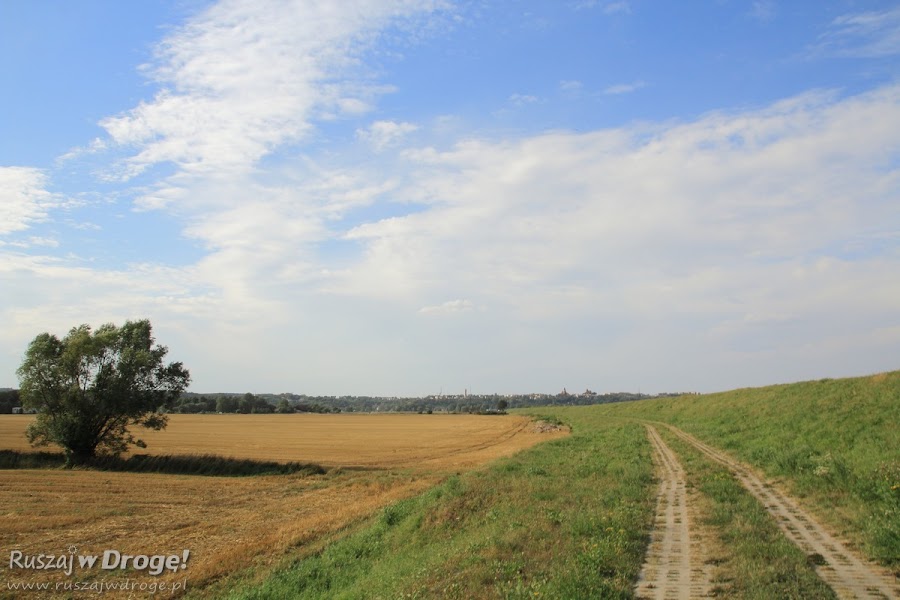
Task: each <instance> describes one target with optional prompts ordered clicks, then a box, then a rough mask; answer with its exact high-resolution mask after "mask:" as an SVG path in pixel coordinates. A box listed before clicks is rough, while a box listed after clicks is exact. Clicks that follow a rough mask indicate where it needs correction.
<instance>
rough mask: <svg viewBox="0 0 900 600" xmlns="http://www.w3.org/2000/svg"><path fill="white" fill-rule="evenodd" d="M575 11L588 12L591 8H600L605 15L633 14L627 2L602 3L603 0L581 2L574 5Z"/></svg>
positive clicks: (619, 0) (621, 0) (620, 0)
mask: <svg viewBox="0 0 900 600" xmlns="http://www.w3.org/2000/svg"><path fill="white" fill-rule="evenodd" d="M572 7H573V8H574V9H575V10H586V9H591V8H598V7H599V8H600V10H602V11H603V13H604V14H607V15H614V14H628V13H630V12H631V3H629V2H626V1H625V0H615V1H601V0H581V1H580V2H575V3H573V4H572Z"/></svg>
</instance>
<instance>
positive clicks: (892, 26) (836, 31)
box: [813, 8, 900, 58]
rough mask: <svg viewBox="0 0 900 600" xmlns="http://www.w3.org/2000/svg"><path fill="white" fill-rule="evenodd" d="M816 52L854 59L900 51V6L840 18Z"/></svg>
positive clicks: (893, 53) (892, 54) (823, 38)
mask: <svg viewBox="0 0 900 600" xmlns="http://www.w3.org/2000/svg"><path fill="white" fill-rule="evenodd" d="M813 52H814V53H817V54H829V55H835V56H845V57H853V58H877V57H883V56H894V55H896V54H900V8H895V9H892V10H885V11H871V12H863V13H851V14H846V15H842V16H840V17H838V18H836V19H835V20H834V21H833V22H832V23H831V27H830V28H829V30H828V31H827V32H826V33H825V34H824V35H823V36H822V37H821V39H820V42H819V44H818V45H817V46H816V47H815V48H814V49H813Z"/></svg>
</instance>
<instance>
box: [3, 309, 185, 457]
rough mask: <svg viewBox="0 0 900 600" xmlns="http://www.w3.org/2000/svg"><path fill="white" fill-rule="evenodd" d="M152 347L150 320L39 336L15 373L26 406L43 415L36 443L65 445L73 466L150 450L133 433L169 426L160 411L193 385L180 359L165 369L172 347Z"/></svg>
mask: <svg viewBox="0 0 900 600" xmlns="http://www.w3.org/2000/svg"><path fill="white" fill-rule="evenodd" d="M154 342H155V340H154V338H153V334H152V327H151V325H150V321H148V320H141V321H126V322H125V324H124V325H122V327H116V326H115V325H114V324H112V323H108V324H106V325H102V326H101V327H99V328H97V330H96V331H94V332H92V331H91V328H90V326H88V325H81V326H79V327H73V328H72V329H71V330H70V331H69V333H68V334H67V335H66V337H64V338H63V339H61V340H60V339H59V338H58V337H56V336H55V335H51V334H49V333H42V334H40V335H38V336H37V337H36V338H34V340H33V341H32V342H31V344H30V345H29V346H28V350H27V351H26V353H25V360H24V361H23V362H22V366H20V367H19V369H18V371H17V374H18V376H19V381H20V390H19V393H20V396H21V400H22V406H24V407H25V408H34V409H37V411H38V415H37V419H36V420H35V421H34V423H32V424H31V426H29V428H28V431H27V435H28V440H29V441H30V442H31V444H32V445H34V446H45V445H47V444H51V443H52V444H57V445H59V446H62V448H63V450H64V451H65V453H66V464H67V465H68V466H72V465H73V464H79V463H83V462H85V461H87V460H89V459H90V458H92V457H93V456H95V454H112V455H118V454H121V453H122V452H124V451H125V450H127V449H128V447H129V446H130V445H134V446H138V447H140V448H145V447H146V444H145V443H144V442H143V441H142V440H140V439H137V438H135V437H134V435H132V434H131V432H130V431H129V430H128V428H129V427H130V426H132V425H139V426H143V427H146V428H148V429H157V430H158V429H163V428H165V426H166V424H167V422H168V419H167V417H166V415H165V414H163V413H162V412H161V411H162V410H163V409H164V408H166V407H169V406H171V405H172V404H174V402H175V400H176V399H177V398H178V397H179V395H180V394H181V392H182V391H184V390H185V388H187V386H188V383H190V373H189V372H188V371H187V369H185V368H184V367H183V366H182V364H181V363H180V362H175V363H169V364H168V365H165V364H163V358H164V357H165V356H166V354H167V353H168V348H166V347H165V346H159V345H154Z"/></svg>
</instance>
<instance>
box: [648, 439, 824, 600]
mask: <svg viewBox="0 0 900 600" xmlns="http://www.w3.org/2000/svg"><path fill="white" fill-rule="evenodd" d="M659 430H660V435H662V436H663V438H665V441H666V444H668V445H669V447H670V448H672V450H673V451H675V453H676V454H677V455H678V457H679V460H680V461H681V463H682V465H683V466H684V469H685V472H686V473H687V481H688V485H689V486H690V487H693V488H695V489H697V490H699V491H700V493H701V497H700V498H697V500H696V502H697V508H698V509H699V510H698V512H699V513H700V515H701V520H702V521H703V524H704V525H706V526H708V527H709V528H710V529H711V530H712V531H713V532H714V533H715V535H716V536H717V537H718V543H716V544H711V549H712V550H713V557H712V558H711V562H712V563H713V564H715V565H716V567H715V570H714V571H713V574H712V590H711V592H712V595H713V596H715V597H722V598H742V599H747V600H769V599H771V598H784V599H797V600H805V599H807V598H817V599H820V600H827V599H830V598H836V596H835V595H834V592H833V591H832V590H831V588H830V587H828V585H826V584H825V582H824V581H822V580H821V579H820V578H819V577H818V575H816V573H815V570H814V569H813V564H814V557H808V556H806V554H805V553H804V552H803V551H802V550H800V549H799V548H798V547H797V546H795V545H794V544H793V543H791V542H790V540H788V539H787V538H786V537H785V536H784V534H783V533H782V532H781V530H780V529H779V528H778V525H777V523H775V521H774V520H773V518H772V517H771V516H770V515H769V514H768V513H767V512H766V510H765V509H764V508H763V506H762V505H760V503H759V502H758V501H757V500H756V499H755V498H754V497H753V496H752V495H751V494H750V493H749V492H748V491H747V490H746V489H744V487H743V486H742V485H741V483H740V482H739V481H738V480H737V479H736V478H735V477H734V476H733V475H732V474H731V473H730V472H729V471H728V469H727V468H725V467H724V466H722V465H719V464H718V463H715V462H713V461H711V460H709V459H708V458H706V457H705V456H703V455H702V454H701V453H700V452H698V451H697V450H696V449H694V448H693V447H691V446H690V445H688V444H686V443H684V442H683V441H681V440H680V439H678V438H677V437H676V436H674V435H673V434H671V433H670V432H668V431H667V430H665V428H663V427H660V428H659Z"/></svg>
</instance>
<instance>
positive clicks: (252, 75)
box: [101, 0, 437, 179]
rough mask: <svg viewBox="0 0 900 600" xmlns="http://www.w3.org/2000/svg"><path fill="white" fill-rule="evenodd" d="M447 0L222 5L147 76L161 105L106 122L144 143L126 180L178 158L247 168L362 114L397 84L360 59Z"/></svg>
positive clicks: (195, 164)
mask: <svg viewBox="0 0 900 600" xmlns="http://www.w3.org/2000/svg"><path fill="white" fill-rule="evenodd" d="M436 6H437V3H436V2H433V1H430V0H422V1H419V2H414V1H403V0H395V1H386V2H382V1H375V0H354V1H352V2H343V3H337V4H335V3H321V2H312V1H306V0H295V1H293V2H284V1H278V0H267V1H265V2H262V3H260V2H248V1H246V0H226V1H224V2H220V3H217V4H214V5H212V6H211V7H210V8H208V9H207V10H206V11H204V12H203V13H202V14H200V15H198V16H197V17H195V18H194V19H192V20H191V21H190V22H189V23H188V24H187V25H185V26H184V27H182V28H180V29H179V30H177V31H176V32H175V33H173V34H172V35H170V36H169V37H168V38H166V40H165V41H164V42H163V43H162V44H161V45H160V46H159V49H158V52H157V57H156V60H155V62H154V63H153V64H151V65H148V66H147V67H146V69H145V70H146V72H147V73H148V75H149V76H150V77H151V78H152V79H153V81H155V82H156V83H157V84H158V85H159V86H160V87H161V89H160V91H159V92H158V93H157V94H156V96H155V97H154V98H153V99H152V100H151V101H149V102H142V103H141V104H140V105H138V106H137V107H135V108H134V109H132V110H130V111H128V112H126V113H124V114H122V115H118V116H115V117H111V118H108V119H105V120H103V121H102V123H101V124H102V126H103V127H104V128H105V129H106V131H107V133H108V134H109V137H110V140H111V142H112V143H114V144H117V145H118V146H120V147H122V148H124V149H129V148H131V149H134V152H131V153H130V155H129V156H127V157H126V158H125V159H124V160H123V161H122V162H121V163H120V169H119V171H118V173H117V176H118V177H120V178H123V179H128V178H131V177H133V176H135V175H137V174H139V173H142V172H143V171H145V170H146V169H147V168H149V167H151V166H153V165H157V164H161V163H172V164H174V165H176V166H177V167H178V168H179V169H180V170H181V171H182V172H183V173H186V174H200V175H202V174H213V173H221V172H224V171H229V172H242V173H246V172H247V171H248V169H249V168H250V167H252V166H253V165H254V164H256V162H257V161H259V160H260V159H261V158H262V157H264V156H266V155H267V154H268V153H270V152H271V151H272V150H273V149H274V148H276V147H278V146H279V145H281V144H284V143H287V142H293V141H297V140H300V139H302V138H304V136H306V135H308V134H309V133H310V131H311V130H312V128H313V127H314V122H315V121H316V120H317V119H334V118H339V117H341V116H342V115H359V114H361V113H364V112H366V111H368V110H369V109H370V107H371V103H372V102H373V100H374V99H375V98H376V97H378V96H379V95H381V94H383V93H384V92H386V91H390V89H391V88H389V87H385V86H383V85H378V84H377V83H375V82H373V81H372V79H371V77H370V74H369V73H366V72H365V68H364V66H363V65H362V63H361V62H360V61H359V56H360V54H361V53H362V52H363V51H364V50H365V49H366V48H367V47H368V46H369V45H370V44H371V43H372V40H373V39H374V38H375V36H377V33H378V31H379V30H380V28H382V27H383V26H385V25H386V24H387V23H390V22H392V21H397V20H399V19H405V18H410V17H412V16H414V15H417V14H424V13H427V12H428V11H431V10H434V9H435V7H436Z"/></svg>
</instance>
